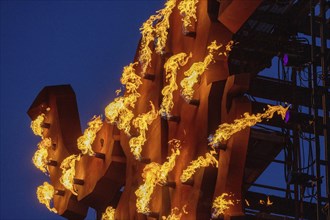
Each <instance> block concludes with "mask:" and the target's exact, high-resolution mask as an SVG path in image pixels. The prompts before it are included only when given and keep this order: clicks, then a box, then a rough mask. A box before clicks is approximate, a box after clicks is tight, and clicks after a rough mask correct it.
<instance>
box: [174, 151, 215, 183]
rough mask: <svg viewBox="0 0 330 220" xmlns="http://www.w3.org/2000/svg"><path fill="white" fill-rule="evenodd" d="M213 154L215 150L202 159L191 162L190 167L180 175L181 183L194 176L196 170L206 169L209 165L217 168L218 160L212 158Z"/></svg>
mask: <svg viewBox="0 0 330 220" xmlns="http://www.w3.org/2000/svg"><path fill="white" fill-rule="evenodd" d="M215 154H216V152H215V150H211V151H210V152H208V153H206V154H205V156H204V157H203V156H199V157H198V158H197V159H196V160H193V161H191V162H190V165H189V166H188V167H187V168H186V169H185V170H183V172H182V174H181V177H180V180H181V182H183V183H184V182H187V181H188V180H189V179H190V178H191V177H192V176H193V175H194V174H195V172H196V170H197V169H199V168H201V167H208V166H210V165H213V166H215V167H218V160H217V159H216V158H215V157H214V155H215Z"/></svg>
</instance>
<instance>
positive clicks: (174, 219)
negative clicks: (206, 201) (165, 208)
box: [162, 205, 188, 220]
mask: <svg viewBox="0 0 330 220" xmlns="http://www.w3.org/2000/svg"><path fill="white" fill-rule="evenodd" d="M186 206H187V205H184V206H183V207H182V212H183V213H184V214H188V212H187V211H186V210H185V209H186ZM182 212H180V211H179V209H178V208H177V207H174V208H173V209H172V210H171V214H170V215H169V216H167V217H166V216H163V217H162V220H180V219H181V216H182Z"/></svg>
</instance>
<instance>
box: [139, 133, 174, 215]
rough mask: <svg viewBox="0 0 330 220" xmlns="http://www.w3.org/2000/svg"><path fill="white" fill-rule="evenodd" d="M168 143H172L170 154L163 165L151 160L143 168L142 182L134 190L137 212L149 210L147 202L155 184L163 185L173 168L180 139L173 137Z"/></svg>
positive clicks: (147, 211) (146, 212)
mask: <svg viewBox="0 0 330 220" xmlns="http://www.w3.org/2000/svg"><path fill="white" fill-rule="evenodd" d="M169 144H171V145H173V148H172V154H171V156H169V157H167V161H166V162H165V163H164V164H163V165H160V164H158V163H155V162H152V163H150V164H147V165H146V166H145V168H144V169H143V173H142V178H143V181H144V183H143V184H142V185H140V186H139V188H138V189H137V190H136V191H135V195H136V197H137V200H136V208H137V212H139V213H143V214H148V213H149V212H150V209H149V202H150V199H151V195H152V193H153V191H154V189H155V187H156V185H157V184H159V185H163V184H165V183H166V182H167V175H168V173H169V172H170V171H171V170H172V169H173V168H174V166H175V159H176V157H177V156H178V155H180V149H179V147H180V141H179V140H176V139H173V140H171V141H170V142H169Z"/></svg>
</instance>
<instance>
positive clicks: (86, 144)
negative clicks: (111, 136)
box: [77, 116, 103, 156]
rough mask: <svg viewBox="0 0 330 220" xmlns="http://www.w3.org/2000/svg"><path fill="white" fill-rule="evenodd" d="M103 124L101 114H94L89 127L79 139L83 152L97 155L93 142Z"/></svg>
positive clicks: (80, 148)
mask: <svg viewBox="0 0 330 220" xmlns="http://www.w3.org/2000/svg"><path fill="white" fill-rule="evenodd" d="M102 125H103V122H102V119H101V117H100V116H98V117H96V116H94V117H93V118H92V120H91V121H90V122H88V128H87V129H86V130H85V131H84V134H83V135H82V136H80V137H79V138H78V140H77V145H78V149H79V150H81V152H82V154H88V155H90V156H93V155H95V152H94V151H93V149H92V144H93V142H94V140H95V138H96V133H97V132H98V131H99V130H100V129H101V127H102Z"/></svg>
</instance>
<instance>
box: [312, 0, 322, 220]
mask: <svg viewBox="0 0 330 220" xmlns="http://www.w3.org/2000/svg"><path fill="white" fill-rule="evenodd" d="M310 14H311V16H310V31H311V36H312V45H311V64H312V69H311V70H312V77H313V79H312V85H313V89H312V100H313V101H312V106H313V110H314V135H315V154H316V155H315V166H316V179H317V182H316V198H317V201H316V202H317V204H316V206H317V209H316V216H317V220H320V219H321V182H320V181H321V180H320V177H321V169H320V139H319V135H318V133H317V128H318V121H317V118H318V106H317V103H316V98H317V87H318V85H317V70H316V65H315V47H316V38H315V33H314V23H315V7H314V0H311V1H310Z"/></svg>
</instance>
